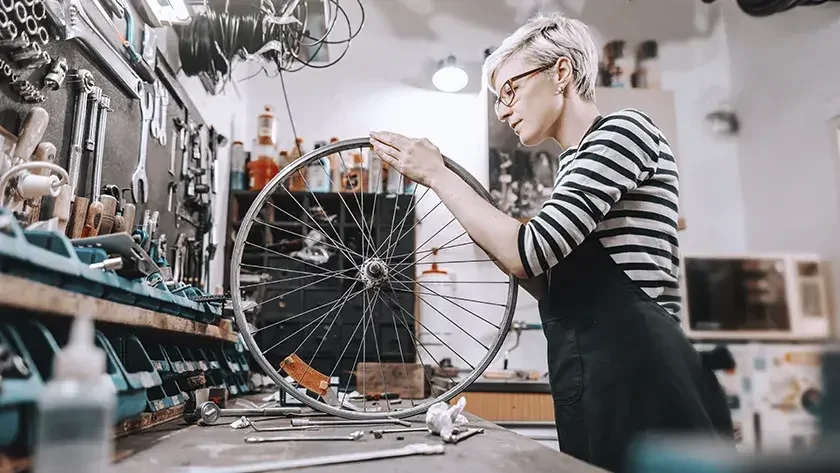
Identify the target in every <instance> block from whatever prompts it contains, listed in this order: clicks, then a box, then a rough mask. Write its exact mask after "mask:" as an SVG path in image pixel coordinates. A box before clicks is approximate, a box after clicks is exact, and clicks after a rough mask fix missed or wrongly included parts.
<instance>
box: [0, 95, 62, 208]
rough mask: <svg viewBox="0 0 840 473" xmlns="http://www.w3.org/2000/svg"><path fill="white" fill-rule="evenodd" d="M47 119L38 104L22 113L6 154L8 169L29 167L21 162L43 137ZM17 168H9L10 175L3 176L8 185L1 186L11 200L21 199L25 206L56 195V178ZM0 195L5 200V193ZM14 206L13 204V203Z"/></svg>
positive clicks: (47, 116) (57, 184)
mask: <svg viewBox="0 0 840 473" xmlns="http://www.w3.org/2000/svg"><path fill="white" fill-rule="evenodd" d="M49 120H50V115H49V113H47V111H46V110H44V109H43V108H41V107H32V108H31V109H29V111H27V112H26V115H25V116H24V118H23V122H22V123H21V126H20V130H19V132H18V137H17V142H16V144H15V146H14V149H12V150H11V154H10V156H9V164H10V165H11V166H10V169H11V168H12V167H19V166H23V167H27V166H29V165H27V164H25V163H27V162H28V161H29V159H30V157H31V156H32V153H33V151H35V147H36V146H37V145H38V142H39V141H41V138H42V137H43V136H44V131H45V130H46V128H47V124H48V123H49ZM18 169H20V171H17V172H14V171H13V173H12V174H9V175H7V176H6V179H8V184H9V185H8V186H5V185H4V186H3V187H4V188H5V189H6V192H7V193H8V194H9V196H10V197H11V198H12V200H13V201H14V200H25V201H27V202H26V203H27V206H28V205H29V204H31V203H33V202H32V201H34V200H36V199H40V197H41V196H44V195H56V193H57V192H58V191H59V189H58V188H57V187H58V186H59V181H58V178H57V177H53V178H49V177H44V176H49V173H46V174H45V175H44V176H42V175H40V174H38V173H36V172H32V171H30V170H29V169H22V168H20V167H19V168H18ZM6 172H8V171H6ZM0 192H3V191H2V190H0ZM0 197H2V199H0V200H2V201H5V197H6V195H0ZM14 207H17V204H15V205H14Z"/></svg>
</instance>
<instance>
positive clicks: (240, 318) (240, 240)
mask: <svg viewBox="0 0 840 473" xmlns="http://www.w3.org/2000/svg"><path fill="white" fill-rule="evenodd" d="M362 148H370V140H369V139H368V138H356V139H352V140H344V141H339V142H336V143H332V144H330V145H327V146H323V147H321V148H318V149H316V150H313V151H311V152H309V153H307V154H305V155H304V156H301V157H300V158H298V159H297V160H295V161H294V162H293V163H291V164H290V165H289V166H286V167H285V168H284V169H283V170H282V171H281V172H280V173H278V174H277V175H276V176H274V178H272V179H271V181H269V182H268V183H267V184H266V186H265V187H264V188H263V190H262V191H260V193H259V194H258V195H257V197H256V199H255V200H254V202H253V204H252V205H251V207H250V208H249V209H248V212H247V213H246V214H245V217H244V218H243V219H242V223H241V226H240V228H239V231H238V232H237V236H236V241H235V243H234V247H233V253H232V262H231V263H232V264H231V269H230V285H231V294H232V296H233V297H232V304H233V310H234V314H235V318H236V325H237V329H238V330H239V333H240V334H241V336H242V339H243V340H244V341H245V344H246V345H247V347H248V349H249V350H250V351H251V354H252V355H253V357H254V359H255V360H256V362H257V364H258V365H260V367H261V368H262V369H263V370H264V371H265V373H266V374H267V375H268V376H269V378H271V379H272V380H273V381H274V382H275V383H277V385H278V386H280V387H281V388H282V389H283V390H284V391H285V392H286V393H288V394H289V395H291V396H292V397H294V398H295V399H297V400H298V401H300V402H302V403H304V404H305V405H307V406H309V407H312V408H313V409H315V410H317V411H321V412H325V413H328V414H332V415H335V416H339V417H343V418H347V419H372V418H384V417H393V418H405V417H411V416H414V415H418V414H422V413H424V412H425V411H426V410H427V409H428V408H429V407H430V406H431V405H432V404H434V403H436V402H448V401H449V400H451V399H453V398H454V397H455V396H457V395H458V394H460V393H461V392H463V391H464V390H465V389H466V388H467V387H468V386H469V385H471V384H472V383H473V382H474V381H475V380H476V379H478V377H479V376H481V374H482V373H483V372H484V370H486V369H487V367H488V366H489V365H490V363H491V362H492V361H493V359H494V358H495V357H496V355H497V354H498V352H499V350H500V349H501V347H502V345H503V343H504V341H505V338H506V336H507V333H508V331H509V330H510V325H511V321H512V319H513V311H514V308H515V307H516V299H517V293H518V288H519V286H518V284H517V280H516V277H514V276H513V275H511V276H510V278H509V286H508V287H509V289H508V295H507V300H506V303H505V306H506V307H505V311H504V315H503V317H502V320H501V322H500V324H499V331H498V333H497V334H496V335H495V337H494V339H493V342H492V344H491V345H490V346H489V350H488V351H487V353H486V354H485V355H484V357H483V358H482V359H481V361H480V362H479V363H478V364H477V366H476V367H475V369H474V370H473V371H472V372H471V373H470V374H469V375H468V376H467V377H466V378H464V379H463V380H461V381H460V382H458V383H457V384H456V385H455V386H453V387H451V388H450V389H449V390H447V391H446V392H444V393H443V394H441V395H439V396H437V397H435V398H434V399H430V400H427V401H425V402H418V403H416V404H415V405H413V406H412V407H411V408H407V409H404V410H398V411H397V410H393V411H383V412H357V411H350V410H344V409H338V408H336V407H333V406H330V405H328V404H326V403H324V402H321V401H319V400H316V399H313V398H311V397H309V396H307V395H305V394H304V393H301V392H299V391H298V390H297V389H295V387H294V386H293V385H292V384H291V383H289V382H288V381H286V379H285V377H283V376H282V375H281V374H280V373H279V372H278V371H277V369H275V368H274V367H273V366H272V365H271V364H270V363H269V362H268V360H267V359H266V357H265V356H264V355H263V354H262V351H261V350H260V347H259V346H258V345H257V343H256V341H255V339H254V337H253V335H252V334H251V333H250V331H249V328H248V322H247V319H246V317H245V313H244V312H243V310H242V303H241V300H240V298H241V292H240V280H239V279H240V278H239V269H240V263H241V261H242V257H243V253H244V250H245V244H246V241H247V238H248V235H249V234H250V230H251V227H252V225H253V224H254V221H255V218H256V217H257V216H258V214H259V211H260V209H261V208H262V206H263V205H264V204H265V202H266V200H267V199H268V198H269V196H270V195H271V194H273V193H274V192H275V189H276V188H277V187H278V186H279V185H280V184H281V183H283V182H286V181H288V179H289V178H290V176H291V175H292V174H293V173H295V172H297V171H298V170H301V169H304V168H305V167H306V166H308V165H309V164H310V163H312V162H314V161H316V160H320V159H322V158H324V157H327V156H330V155H332V154H334V153H339V152H342V151H347V150H354V149H362ZM443 159H444V163H445V165H446V167H447V168H449V169H450V170H452V171H453V172H454V173H455V174H456V175H458V177H460V178H461V179H463V180H464V181H465V182H466V183H467V184H469V186H470V187H471V188H472V189H473V190H474V191H475V192H476V193H478V194H479V195H480V196H482V197H483V198H484V199H485V200H487V201H488V202H492V200H491V196H490V193H489V192H488V191H487V189H485V188H484V187H483V186H482V185H481V184H480V183H479V182H478V180H477V179H475V177H473V176H472V175H471V174H470V173H469V172H467V171H466V170H465V169H464V168H463V167H461V166H460V165H459V164H457V163H455V162H454V161H452V160H451V159H449V158H447V157H446V156H444V157H443Z"/></svg>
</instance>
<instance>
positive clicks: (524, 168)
mask: <svg viewBox="0 0 840 473" xmlns="http://www.w3.org/2000/svg"><path fill="white" fill-rule="evenodd" d="M487 95H488V100H487V107H488V108H489V109H488V120H487V122H488V123H487V126H488V138H489V145H490V166H489V169H490V179H489V183H490V195H491V196H492V198H493V203H494V204H495V205H496V207H497V208H499V209H500V210H502V211H503V212H505V213H506V214H508V215H510V216H512V217H514V218H518V219H519V220H522V221H526V220H528V219H530V218H531V217H533V216H535V215H536V214H537V213H538V212H539V211H540V208H542V205H543V203H544V202H545V201H546V200H548V198H549V197H551V190H552V188H553V186H554V176H555V175H556V174H557V165H558V158H559V156H560V152H561V151H562V149H561V148H560V145H558V144H557V143H556V142H554V141H553V140H546V141H544V142H542V143H541V144H539V145H538V146H534V147H526V146H523V145H522V144H521V143H520V142H519V137H518V136H516V133H515V132H514V131H513V129H511V128H510V126H508V124H507V123H506V122H502V121H499V119H498V118H497V117H496V110H495V106H494V105H495V100H496V96H495V95H494V94H487Z"/></svg>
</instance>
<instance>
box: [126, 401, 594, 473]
mask: <svg viewBox="0 0 840 473" xmlns="http://www.w3.org/2000/svg"><path fill="white" fill-rule="evenodd" d="M467 417H468V418H469V419H470V426H472V427H481V428H484V433H483V434H479V435H476V436H474V437H471V438H468V439H466V440H463V441H461V442H459V443H458V444H454V445H452V444H444V445H445V451H444V453H443V454H441V455H429V456H413V457H403V458H394V459H382V460H371V461H368V462H362V463H356V464H341V465H333V466H322V467H310V468H306V469H303V470H300V471H305V472H307V473H309V472H311V473H325V472H331V473H342V472H348V473H349V472H358V471H362V470H365V471H377V472H391V471H399V472H405V473H415V472H417V473H420V472H422V473H428V472H432V471H441V472H444V473H450V472H456V471H457V472H459V473H460V472H478V471H480V472H482V473H534V472H552V473H596V472H603V471H605V470H602V469H600V468H596V467H594V466H591V465H589V464H587V463H584V462H581V461H579V460H577V459H575V458H573V457H570V456H568V455H566V454H564V453H561V452H558V451H556V450H552V449H550V448H547V447H545V446H543V445H541V444H539V443H538V442H535V441H533V440H530V439H528V438H526V437H523V436H521V435H518V434H516V433H514V432H512V431H510V430H507V429H505V428H502V427H499V426H497V425H495V424H492V423H490V422H487V421H485V420H482V419H479V418H478V417H475V416H472V415H468V416H467ZM319 419H321V417H319ZM230 420H231V421H232V420H234V419H230ZM409 420H410V421H412V424H414V426H415V427H422V426H423V425H424V420H423V418H420V417H418V418H412V419H409ZM258 425H260V427H268V426H287V425H289V421H288V420H271V421H264V422H259V424H258ZM392 427H393V428H401V427H399V426H396V425H395V426H382V425H378V426H369V427H361V426H360V427H355V426H348V427H340V428H339V427H328V428H322V429H321V430H320V431H298V432H276V433H274V432H267V433H261V432H254V431H253V430H251V429H250V428H247V429H233V428H231V427H229V426H228V424H227V423H223V424H220V425H216V426H199V425H190V426H188V425H186V424H185V423H183V422H182V421H177V422H172V423H169V424H166V425H162V426H158V427H156V428H153V429H150V430H147V431H145V432H140V433H137V434H134V435H131V436H128V437H124V438H120V439H118V443H117V450H118V457H119V456H123V455H125V452H131V454H130V455H129V456H127V458H124V459H122V460H121V461H120V462H119V463H117V464H116V465H115V467H114V469H113V473H149V472H151V471H154V472H156V473H166V472H167V471H169V470H170V469H172V468H175V467H183V466H211V465H213V466H223V465H235V464H242V463H250V462H262V461H270V460H286V459H299V458H308V457H316V456H323V455H334V454H342V453H354V452H362V451H371V450H382V449H393V448H399V447H403V446H406V445H409V444H414V443H430V444H441V443H443V441H442V440H441V439H440V437H437V436H434V435H432V434H427V433H423V432H413V433H406V434H403V437H404V440H397V435H395V434H386V435H384V436H383V437H382V438H381V439H376V438H374V436H373V435H371V434H370V433H369V431H370V429H374V428H375V429H378V428H392ZM355 430H364V431H365V435H364V437H362V438H361V439H359V440H356V441H324V442H318V441H306V442H289V443H263V444H246V443H245V442H244V438H245V437H247V436H256V435H263V436H279V435H306V436H319V435H343V434H348V435H349V434H350V433H351V432H353V431H355ZM120 452H123V455H120Z"/></svg>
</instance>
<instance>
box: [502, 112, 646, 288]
mask: <svg viewBox="0 0 840 473" xmlns="http://www.w3.org/2000/svg"><path fill="white" fill-rule="evenodd" d="M660 136H661V134H660V132H659V130H658V128H657V127H656V126H655V125H654V124H653V122H652V121H651V120H650V119H649V118H648V117H647V116H646V115H644V114H642V113H641V112H638V111H635V110H623V111H621V112H618V113H614V114H610V115H607V116H606V117H605V118H604V119H603V120H602V121H601V123H599V124H598V126H597V127H596V129H595V130H593V131H592V132H590V133H589V135H588V136H587V137H586V138H585V139H584V140H583V141H582V142H581V144H580V147H579V148H578V150H577V151H576V152H575V155H574V157H573V158H572V160H571V161H569V162H568V164H566V165H565V167H564V166H563V164H564V163H561V167H560V169H559V171H558V174H557V175H558V177H557V180H556V181H555V186H554V190H553V192H552V195H551V198H550V199H549V200H548V201H546V202H545V204H543V207H542V209H541V210H540V212H539V213H538V214H537V215H536V216H535V217H534V218H532V219H531V220H530V221H529V222H528V223H526V224H524V225H522V227H520V229H519V238H518V245H519V256H520V258H521V260H522V265H523V266H524V267H525V274H527V275H528V277H535V276H539V275H540V274H542V273H544V272H545V271H547V270H548V269H550V268H551V267H552V266H554V265H556V264H557V263H558V262H559V261H560V260H562V259H563V258H565V257H566V256H567V255H568V254H569V253H571V252H572V250H573V249H575V248H576V247H577V246H578V245H579V244H581V243H582V242H583V240H584V239H585V238H586V237H587V236H588V235H589V234H590V233H592V231H593V230H595V227H596V226H597V225H598V223H599V222H601V221H602V220H603V219H604V216H605V215H606V214H607V212H609V210H610V208H611V207H612V206H613V205H615V203H616V202H618V200H619V199H620V198H621V197H622V196H623V195H624V194H625V193H627V192H628V191H630V190H633V189H635V188H636V187H637V186H638V185H639V183H641V182H642V181H644V180H645V179H647V178H648V177H650V176H652V175H653V173H654V172H655V171H656V166H657V161H658V157H659V143H660Z"/></svg>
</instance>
